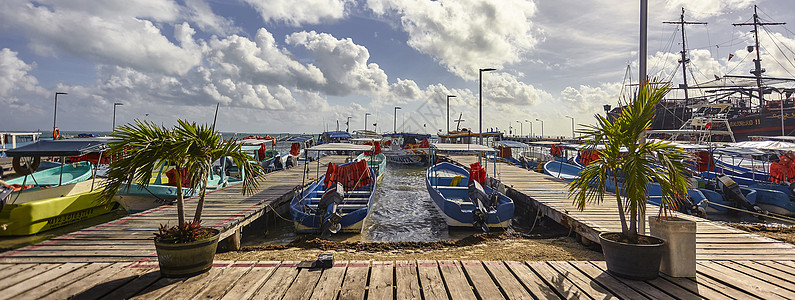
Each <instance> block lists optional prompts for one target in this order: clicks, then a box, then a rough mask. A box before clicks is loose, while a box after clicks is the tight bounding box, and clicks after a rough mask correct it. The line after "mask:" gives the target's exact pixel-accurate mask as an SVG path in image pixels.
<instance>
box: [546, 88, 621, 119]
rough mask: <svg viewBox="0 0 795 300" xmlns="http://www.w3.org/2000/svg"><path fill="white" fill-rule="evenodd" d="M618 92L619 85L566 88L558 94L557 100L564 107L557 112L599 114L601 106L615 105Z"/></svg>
mask: <svg viewBox="0 0 795 300" xmlns="http://www.w3.org/2000/svg"><path fill="white" fill-rule="evenodd" d="M620 90H621V83H609V84H602V85H600V86H589V85H580V86H579V87H578V88H574V87H571V86H568V87H566V88H565V89H564V90H563V91H561V92H560V98H559V99H560V101H561V102H562V104H563V105H564V106H565V107H564V108H563V109H561V110H559V111H560V112H564V113H565V112H566V111H571V112H572V114H581V115H582V114H584V115H587V114H589V113H591V114H595V113H601V112H603V108H602V106H603V105H605V104H611V105H612V104H613V103H616V100H617V99H618V96H619V95H618V94H619V92H620Z"/></svg>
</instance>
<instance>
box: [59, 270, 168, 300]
mask: <svg viewBox="0 0 795 300" xmlns="http://www.w3.org/2000/svg"><path fill="white" fill-rule="evenodd" d="M119 264H120V265H121V266H122V267H120V268H119V270H118V272H116V273H115V274H112V275H110V276H105V277H102V276H101V275H102V274H97V276H96V278H94V276H91V277H86V278H83V279H82V280H80V281H77V282H74V283H72V284H71V285H70V286H67V287H66V288H65V289H64V290H66V292H67V294H69V297H71V299H72V300H88V299H99V298H101V297H103V296H105V295H107V294H109V293H110V292H111V291H114V290H116V289H117V288H119V287H122V286H124V285H125V284H127V283H128V282H132V281H133V280H134V279H136V278H138V277H140V276H141V275H143V274H146V273H155V271H153V269H150V268H128V267H127V265H129V263H127V262H123V263H119ZM111 267H113V266H111ZM106 269H108V268H106ZM158 277H159V274H158ZM94 279H97V280H98V281H97V282H95V283H90V281H91V280H94ZM153 281H154V280H153ZM80 289H82V291H79V292H74V293H69V292H68V291H69V290H75V291H77V290H80ZM141 289H143V287H141ZM136 292H137V291H136ZM133 293H135V292H132V293H130V294H133ZM51 296H57V295H56V294H51ZM55 298H56V299H59V298H60V297H55ZM60 299H64V298H60Z"/></svg>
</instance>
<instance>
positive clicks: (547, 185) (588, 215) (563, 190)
mask: <svg viewBox="0 0 795 300" xmlns="http://www.w3.org/2000/svg"><path fill="white" fill-rule="evenodd" d="M450 158H451V159H453V160H455V161H457V162H459V163H461V164H463V165H465V166H469V165H470V164H472V163H474V162H476V161H477V157H475V156H451V157H450ZM496 166H497V178H498V179H499V180H500V181H502V183H503V184H505V186H506V188H508V190H509V191H508V194H509V196H511V197H512V198H514V200H516V199H517V198H521V199H526V200H528V201H530V202H532V204H531V205H533V206H534V207H537V208H538V209H540V210H541V212H542V213H543V214H544V215H546V216H547V217H549V218H551V219H553V220H555V221H556V222H558V223H560V224H563V225H564V226H566V227H569V228H571V229H572V230H573V231H575V232H577V233H578V234H580V235H581V236H583V237H585V238H587V239H589V240H591V241H593V242H596V243H598V242H599V233H601V232H605V231H621V225H620V223H619V220H618V215H617V208H616V204H615V202H614V201H611V200H612V198H609V197H605V202H603V203H601V204H598V205H597V204H589V205H588V206H586V208H585V211H582V212H581V211H579V210H578V209H577V208H576V207H575V206H574V205H572V200H571V198H569V195H568V187H567V186H566V181H563V180H560V179H557V178H554V177H552V176H549V175H546V174H543V173H537V172H533V171H528V170H526V169H522V168H519V167H516V166H512V165H508V164H504V163H498V164H497V165H496ZM487 168H488V170H487V174H488V176H493V175H494V164H492V163H489V164H488V165H487ZM658 210H659V208H658V207H657V206H655V205H651V204H649V205H647V209H646V213H647V215H655V214H656V213H657V211H658ZM678 216H679V217H682V218H685V219H689V220H694V221H696V224H697V229H696V258H697V259H699V260H795V246H793V245H791V244H787V243H784V242H780V241H776V240H773V239H770V238H766V237H762V236H759V235H756V234H752V233H748V232H745V231H742V230H738V229H734V228H731V227H728V226H725V225H721V224H719V223H716V222H713V221H709V220H707V219H703V218H698V217H694V216H690V215H685V214H678Z"/></svg>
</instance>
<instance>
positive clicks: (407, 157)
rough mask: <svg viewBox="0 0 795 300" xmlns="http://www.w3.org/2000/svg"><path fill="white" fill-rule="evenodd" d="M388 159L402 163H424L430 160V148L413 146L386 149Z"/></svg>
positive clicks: (391, 161) (385, 153)
mask: <svg viewBox="0 0 795 300" xmlns="http://www.w3.org/2000/svg"><path fill="white" fill-rule="evenodd" d="M383 154H384V155H385V156H386V158H387V161H388V162H390V163H394V164H400V165H422V164H425V163H427V161H428V148H412V149H398V150H389V151H384V152H383Z"/></svg>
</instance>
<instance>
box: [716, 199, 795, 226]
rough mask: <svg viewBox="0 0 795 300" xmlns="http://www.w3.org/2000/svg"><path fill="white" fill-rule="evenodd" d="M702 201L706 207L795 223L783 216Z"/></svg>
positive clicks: (794, 220) (793, 220)
mask: <svg viewBox="0 0 795 300" xmlns="http://www.w3.org/2000/svg"><path fill="white" fill-rule="evenodd" d="M704 201H706V203H707V205H716V206H720V207H723V208H728V209H732V210H736V211H739V212H744V213H748V214H752V215H756V216H760V217H765V218H771V219H774V220H779V221H785V222H791V223H795V219H793V218H790V217H787V216H784V215H780V214H777V213H772V212H767V214H760V213H758V212H754V211H750V210H745V209H740V208H736V207H732V206H728V205H723V204H720V203H715V202H711V201H709V200H704ZM702 202H703V201H702Z"/></svg>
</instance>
